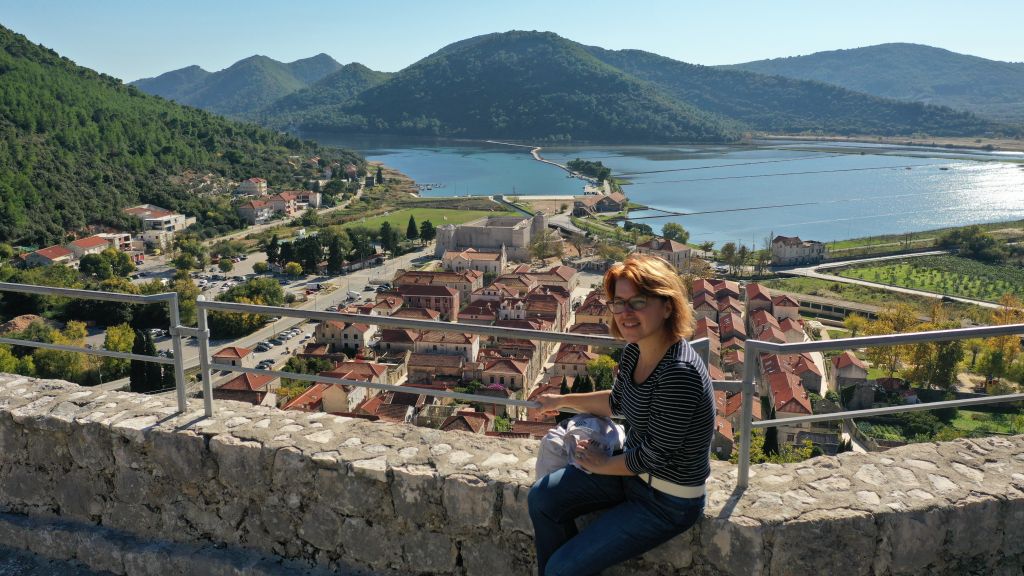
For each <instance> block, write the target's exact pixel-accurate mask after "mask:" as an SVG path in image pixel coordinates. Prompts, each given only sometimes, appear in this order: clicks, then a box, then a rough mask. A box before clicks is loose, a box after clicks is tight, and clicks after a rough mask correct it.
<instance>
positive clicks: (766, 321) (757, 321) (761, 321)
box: [747, 308, 779, 334]
mask: <svg viewBox="0 0 1024 576" xmlns="http://www.w3.org/2000/svg"><path fill="white" fill-rule="evenodd" d="M747 319H748V320H750V328H751V332H752V333H754V334H756V333H758V332H759V331H760V330H761V329H762V328H765V327H766V326H774V327H775V328H778V327H779V321H778V320H776V319H775V316H772V314H771V312H769V311H768V310H765V309H764V308H759V309H757V310H753V311H752V313H751V314H748V315H747Z"/></svg>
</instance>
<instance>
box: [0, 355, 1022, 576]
mask: <svg viewBox="0 0 1024 576" xmlns="http://www.w3.org/2000/svg"><path fill="white" fill-rule="evenodd" d="M188 408H189V409H188V411H187V412H185V413H184V414H177V413H176V404H175V402H174V399H173V398H171V397H164V396H146V395H139V394H132V393H128V392H109V391H102V390H93V389H90V388H83V387H79V386H76V385H74V384H70V383H67V382H63V381H55V380H41V379H33V378H26V377H22V376H17V375H9V374H0V512H2V513H4V516H2V517H0V534H11V537H12V539H11V540H10V541H9V542H8V544H7V545H9V546H13V547H16V548H17V547H22V546H19V545H18V543H19V542H24V543H25V546H24V547H25V548H26V549H29V550H33V551H36V550H34V549H33V548H32V546H34V544H33V543H32V538H31V537H29V535H28V534H30V533H32V530H31V529H29V528H24V527H22V528H18V529H17V530H15V529H13V528H10V526H14V525H15V524H17V522H15V520H12V518H17V517H25V518H28V519H30V520H37V519H50V521H53V519H54V518H56V519H57V520H60V521H67V522H72V523H74V522H77V523H79V524H81V525H82V526H85V527H90V526H91V527H92V528H91V529H92V531H93V532H94V533H95V534H94V535H93V536H92V538H94V539H95V540H96V542H97V546H99V547H100V548H104V545H103V544H102V542H103V541H104V538H105V537H108V536H110V534H121V533H124V534H129V535H131V537H133V538H136V539H138V540H139V541H140V542H151V543H158V542H160V543H163V544H160V546H165V547H167V546H170V544H168V543H174V545H175V546H195V547H198V548H201V549H215V550H227V551H231V553H234V551H246V552H244V553H242V554H243V556H250V557H252V558H257V557H258V558H263V559H267V558H270V559H272V561H273V562H277V563H278V564H277V566H278V567H279V568H280V567H281V566H282V565H281V564H280V563H281V562H285V561H286V560H284V559H287V562H299V563H300V564H297V565H302V566H313V567H317V568H323V569H330V570H343V571H346V572H355V573H359V572H367V573H435V574H479V573H485V572H489V573H491V574H493V575H495V576H497V575H502V574H526V573H530V571H531V570H534V568H533V549H532V527H531V526H530V521H529V516H528V514H527V513H526V494H527V491H528V490H529V487H530V485H531V484H532V482H533V467H534V464H535V461H536V460H535V459H536V454H537V442H536V441H532V440H516V439H501V438H492V437H485V436H481V435H474V434H468V433H460V432H454V433H446V432H440V431H437V430H431V429H425V428H418V427H415V426H411V425H400V424H381V423H371V422H366V421H363V420H361V419H352V418H343V417H337V416H331V415H327V414H307V413H298V412H283V411H280V410H276V409H273V408H266V407H258V406H251V405H249V404H243V403H237V402H229V401H217V403H216V416H215V417H213V418H205V417H204V416H203V412H202V403H201V402H198V401H191V400H190V401H189V405H188ZM735 478H736V467H735V466H733V465H730V464H728V463H723V462H713V466H712V477H711V478H710V479H709V482H708V505H707V509H706V511H705V518H704V519H703V521H702V522H701V523H700V524H699V525H698V526H697V527H696V528H694V529H693V530H691V531H689V532H688V533H686V534H683V535H681V536H679V537H677V538H676V539H673V540H672V541H670V542H669V543H667V544H665V545H663V546H661V547H659V548H657V549H655V550H653V551H651V552H649V553H648V554H646V555H644V557H643V558H641V559H639V560H635V561H632V562H630V563H627V564H625V565H623V566H621V567H617V568H615V569H612V570H609V571H607V573H611V574H638V573H648V574H656V573H664V572H678V571H680V570H688V572H689V573H692V574H709V575H711V574H716V575H717V574H744V575H746V574H764V575H778V574H811V573H822V574H823V573H831V572H834V571H836V570H841V571H842V572H843V573H847V574H877V575H883V574H892V575H895V574H918V573H924V572H927V573H933V574H962V573H978V574H1007V575H1009V574H1015V575H1018V576H1019V575H1020V574H1021V572H1020V568H1019V567H1020V566H1021V565H1022V564H1024V436H1009V437H990V438H980V439H971V440H958V441H955V442H945V443H926V444H912V445H908V446H905V447H900V448H894V449H892V450H889V451H886V452H882V453H870V454H857V453H844V454H840V455H838V456H833V457H819V458H815V459H812V460H808V461H805V462H801V463H797V464H786V465H777V464H762V465H755V466H752V467H751V479H750V487H749V488H748V489H747V490H746V491H745V492H744V493H742V494H740V493H737V492H735V491H734V486H735ZM4 526H7V528H4ZM19 526H29V524H19ZM18 530H20V533H21V534H22V535H21V536H17V537H15V536H14V533H15V532H18ZM104 530H106V531H107V532H103V531H104ZM36 533H38V534H44V533H45V534H52V533H53V530H52V529H48V528H39V530H38V531H36ZM82 533H83V534H85V533H88V530H86V531H85V532H82ZM104 535H105V536H104ZM81 538H87V536H81ZM119 538H120V536H119ZM47 541H50V542H54V541H55V539H53V538H47ZM113 541H114V542H116V541H117V539H116V538H115V539H114V540H113ZM153 545H154V546H157V544H153ZM106 548H107V549H109V548H110V546H106ZM81 550H82V548H81V546H79V547H78V548H75V547H74V546H70V545H64V546H55V547H51V552H52V553H53V554H55V556H54V557H62V558H74V559H77V560H79V561H82V562H85V563H86V564H87V565H89V566H90V567H92V568H95V569H108V568H104V567H103V563H104V562H105V560H103V559H102V558H100V559H97V558H93V560H94V561H95V562H96V563H98V564H97V565H96V566H94V565H93V564H90V562H89V561H88V560H87V559H83V558H82V556H81ZM37 552H39V553H43V552H41V551H37ZM112 553H113V552H112ZM225 553H227V552H225ZM122 562H123V560H122ZM142 564H146V563H145V562H143V563H142ZM140 566H141V565H140ZM121 570H124V571H123V572H120V571H117V570H111V571H112V572H114V573H130V574H144V573H147V572H146V571H145V570H144V569H143V568H142V567H138V568H133V569H132V570H128V569H127V568H125V567H123V566H122V568H121ZM225 573H230V570H229V571H227V572H225Z"/></svg>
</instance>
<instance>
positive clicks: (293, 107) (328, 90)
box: [253, 63, 391, 128]
mask: <svg viewBox="0 0 1024 576" xmlns="http://www.w3.org/2000/svg"><path fill="white" fill-rule="evenodd" d="M390 77H391V74H388V73H386V72H377V71H375V70H370V69H369V68H367V67H366V66H363V65H362V64H359V63H352V64H346V65H345V66H342V67H341V69H339V70H338V71H336V72H334V73H332V74H330V75H328V76H326V77H324V78H321V79H320V80H318V81H317V82H316V83H315V84H313V85H312V86H310V87H309V88H303V89H302V90H299V91H298V92H293V93H291V94H289V95H287V96H285V97H283V98H281V99H279V100H277V101H275V102H273V103H272V104H270V105H269V106H267V107H266V108H264V109H262V110H260V111H259V112H257V113H255V114H254V115H253V117H254V118H255V119H257V120H258V121H259V122H261V123H263V124H266V125H268V126H274V127H280V128H287V127H288V126H291V125H292V124H293V123H294V122H295V121H296V117H297V116H299V115H301V116H305V117H308V118H320V117H323V116H324V115H325V114H326V113H327V112H325V110H330V109H331V108H333V107H334V106H335V105H337V104H339V103H342V102H346V101H348V100H350V99H351V98H352V97H354V96H355V95H357V94H359V93H360V92H363V91H364V90H366V89H368V88H372V87H374V86H376V85H378V84H380V83H382V82H384V81H385V80H387V79H388V78H390Z"/></svg>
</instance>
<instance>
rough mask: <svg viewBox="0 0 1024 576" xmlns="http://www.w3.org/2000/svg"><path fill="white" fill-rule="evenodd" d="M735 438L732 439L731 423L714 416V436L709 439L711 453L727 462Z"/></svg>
mask: <svg viewBox="0 0 1024 576" xmlns="http://www.w3.org/2000/svg"><path fill="white" fill-rule="evenodd" d="M734 445H735V438H733V431H732V423H731V422H729V421H728V420H726V419H725V418H722V417H721V416H718V415H716V416H715V435H714V437H712V439H711V453H712V454H715V455H716V456H718V457H719V458H721V459H723V460H728V459H729V456H730V455H731V454H732V449H733V446H734Z"/></svg>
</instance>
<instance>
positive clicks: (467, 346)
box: [413, 330, 480, 362]
mask: <svg viewBox="0 0 1024 576" xmlns="http://www.w3.org/2000/svg"><path fill="white" fill-rule="evenodd" d="M413 351H414V352H416V353H418V354H459V355H461V356H462V357H463V358H465V359H466V361H467V362H471V361H473V360H475V359H476V356H477V354H478V353H479V352H480V336H479V335H477V334H465V333H459V332H442V331H440V330H429V331H426V332H424V333H423V334H422V335H420V337H419V338H417V339H416V343H415V345H414V347H413Z"/></svg>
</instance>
